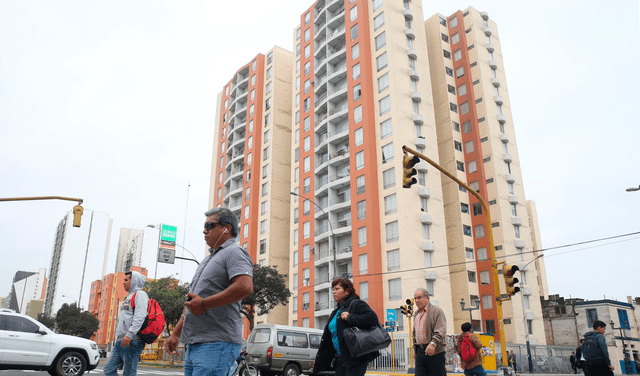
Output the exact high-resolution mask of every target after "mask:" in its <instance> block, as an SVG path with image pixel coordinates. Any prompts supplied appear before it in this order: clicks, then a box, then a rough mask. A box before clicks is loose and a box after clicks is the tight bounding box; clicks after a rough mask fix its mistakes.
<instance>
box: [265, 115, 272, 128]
mask: <svg viewBox="0 0 640 376" xmlns="http://www.w3.org/2000/svg"><path fill="white" fill-rule="evenodd" d="M269 125H271V114H266V115H265V116H264V126H265V127H266V126H269Z"/></svg>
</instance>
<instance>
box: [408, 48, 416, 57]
mask: <svg viewBox="0 0 640 376" xmlns="http://www.w3.org/2000/svg"><path fill="white" fill-rule="evenodd" d="M407 55H409V57H410V58H412V59H417V58H418V52H417V51H416V50H414V49H413V48H408V49H407Z"/></svg>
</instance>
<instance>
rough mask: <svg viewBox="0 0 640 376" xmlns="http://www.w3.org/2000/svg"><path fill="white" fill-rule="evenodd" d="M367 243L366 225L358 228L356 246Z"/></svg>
mask: <svg viewBox="0 0 640 376" xmlns="http://www.w3.org/2000/svg"><path fill="white" fill-rule="evenodd" d="M365 245H367V227H366V226H365V227H360V228H359V229H358V247H364V246H365Z"/></svg>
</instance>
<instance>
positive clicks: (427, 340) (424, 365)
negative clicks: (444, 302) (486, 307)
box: [413, 287, 447, 376]
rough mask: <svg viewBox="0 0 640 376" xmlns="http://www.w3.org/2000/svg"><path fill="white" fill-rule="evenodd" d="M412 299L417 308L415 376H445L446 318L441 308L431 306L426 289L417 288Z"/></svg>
mask: <svg viewBox="0 0 640 376" xmlns="http://www.w3.org/2000/svg"><path fill="white" fill-rule="evenodd" d="M413 299H414V301H415V303H416V307H417V308H418V310H417V311H416V314H415V315H414V321H413V340H414V343H413V347H414V349H415V359H416V376H446V375H447V371H446V370H445V365H444V364H445V345H446V343H445V338H446V336H447V318H446V317H445V315H444V311H443V310H442V308H440V307H438V306H435V305H433V304H431V301H430V298H429V292H428V291H427V289H425V288H422V287H421V288H418V289H417V290H416V292H415V293H414V295H413Z"/></svg>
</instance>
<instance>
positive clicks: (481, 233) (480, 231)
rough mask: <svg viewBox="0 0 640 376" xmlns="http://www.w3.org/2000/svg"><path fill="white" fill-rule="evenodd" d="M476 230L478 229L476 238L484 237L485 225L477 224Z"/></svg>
mask: <svg viewBox="0 0 640 376" xmlns="http://www.w3.org/2000/svg"><path fill="white" fill-rule="evenodd" d="M475 231H476V239H482V238H484V225H477V226H476V227H475Z"/></svg>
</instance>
